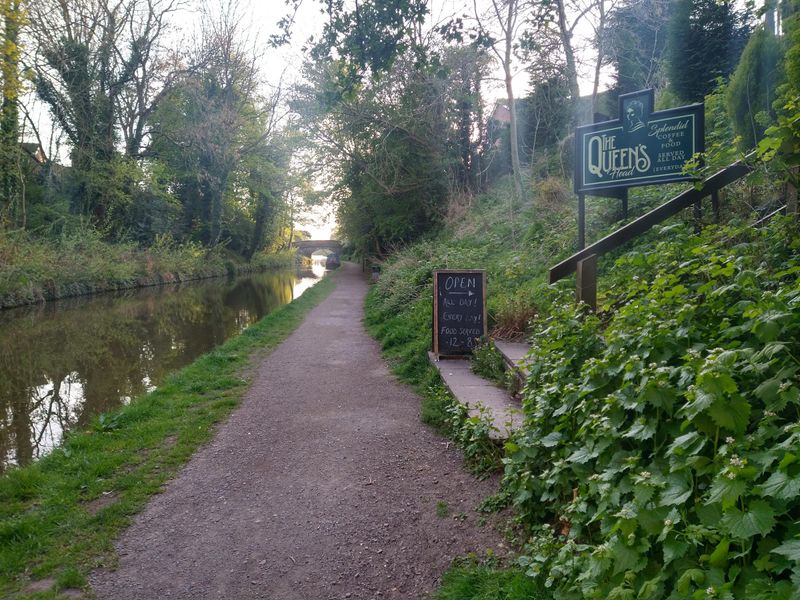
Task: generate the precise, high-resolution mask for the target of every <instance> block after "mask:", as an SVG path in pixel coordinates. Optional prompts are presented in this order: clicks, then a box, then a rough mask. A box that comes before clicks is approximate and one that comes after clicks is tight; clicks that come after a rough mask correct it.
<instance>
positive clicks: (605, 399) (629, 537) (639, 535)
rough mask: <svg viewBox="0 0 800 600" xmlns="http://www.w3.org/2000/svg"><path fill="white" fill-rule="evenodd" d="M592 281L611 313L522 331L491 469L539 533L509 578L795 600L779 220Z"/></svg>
mask: <svg viewBox="0 0 800 600" xmlns="http://www.w3.org/2000/svg"><path fill="white" fill-rule="evenodd" d="M634 273H636V274H638V279H637V277H636V276H635V275H634ZM609 277H610V278H611V279H613V280H614V281H616V282H617V283H618V284H620V285H621V284H622V282H627V289H626V293H625V296H624V297H623V298H622V299H621V300H619V301H618V303H617V305H618V306H619V308H618V310H616V312H614V313H613V314H609V313H605V314H603V313H601V315H600V317H599V318H598V317H597V316H594V315H590V314H586V313H585V312H584V311H583V310H582V309H581V308H580V307H575V306H574V305H571V304H565V305H564V306H563V307H561V308H560V309H558V310H556V311H555V312H554V314H553V315H552V316H551V318H550V319H548V320H547V321H545V322H543V323H541V324H540V325H539V326H538V328H537V330H536V332H535V335H534V339H533V344H534V350H533V353H532V355H531V361H530V362H531V368H532V371H531V376H530V379H529V381H528V383H527V386H526V388H525V392H524V394H525V396H524V410H525V415H526V426H525V428H524V429H523V430H522V431H521V432H520V433H519V435H518V436H516V437H515V438H514V439H513V440H512V441H511V442H509V443H508V445H507V454H506V458H505V459H504V462H505V477H504V488H505V491H506V493H508V494H509V495H510V497H511V498H512V499H513V502H514V504H515V505H516V507H517V509H518V511H519V512H520V514H521V516H522V518H523V520H524V521H525V522H527V523H531V524H533V523H539V524H542V523H544V525H538V526H534V527H532V534H531V538H530V542H529V544H528V546H527V548H526V551H525V552H524V555H523V556H522V557H521V558H520V562H521V564H522V565H523V566H524V567H526V568H527V570H528V573H529V574H530V575H532V576H536V577H539V578H541V579H542V581H543V582H544V583H545V585H546V586H548V587H549V588H550V589H551V590H552V593H553V597H554V598H562V599H571V598H598V599H599V598H603V599H605V598H608V599H609V600H621V599H625V600H632V599H637V600H645V599H646V600H652V599H658V598H669V599H677V598H694V599H697V600H699V599H707V598H715V599H747V600H778V599H780V600H790V599H797V598H800V567H799V566H798V563H799V562H800V379H799V378H798V370H800V235H798V228H797V226H796V224H793V223H790V222H789V221H786V220H785V221H780V222H777V223H775V224H773V225H772V226H770V228H768V229H765V230H754V229H740V230H734V229H723V228H719V229H713V230H709V231H706V232H705V233H703V234H702V235H700V236H694V235H690V234H688V233H685V232H683V230H680V229H677V230H676V229H674V228H673V229H672V230H671V231H670V232H669V241H667V242H661V243H655V244H652V245H651V246H650V247H649V248H648V249H647V250H646V251H643V252H638V253H632V254H628V255H626V256H624V257H622V258H621V259H620V260H619V261H618V262H617V264H616V266H615V269H614V270H613V272H612V274H611V275H610V276H609ZM603 317H605V318H603Z"/></svg>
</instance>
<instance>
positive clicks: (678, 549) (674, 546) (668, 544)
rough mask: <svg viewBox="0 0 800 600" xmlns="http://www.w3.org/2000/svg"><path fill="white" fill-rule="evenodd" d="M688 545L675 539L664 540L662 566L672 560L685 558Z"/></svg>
mask: <svg viewBox="0 0 800 600" xmlns="http://www.w3.org/2000/svg"><path fill="white" fill-rule="evenodd" d="M688 549H689V543H688V542H684V541H683V540H679V539H678V538H677V537H673V536H670V537H668V538H667V539H666V540H664V566H665V567H666V566H667V565H668V564H669V563H671V562H672V561H673V560H678V559H679V558H683V557H684V556H686V551H687V550H688Z"/></svg>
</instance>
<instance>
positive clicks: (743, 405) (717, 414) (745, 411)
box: [708, 396, 750, 433]
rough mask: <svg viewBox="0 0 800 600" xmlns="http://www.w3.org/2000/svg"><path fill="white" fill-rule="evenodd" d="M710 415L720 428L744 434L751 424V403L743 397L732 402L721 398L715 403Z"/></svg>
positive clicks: (738, 397) (733, 399)
mask: <svg viewBox="0 0 800 600" xmlns="http://www.w3.org/2000/svg"><path fill="white" fill-rule="evenodd" d="M708 414H709V416H710V417H711V419H712V420H713V421H714V423H715V424H716V425H718V426H719V427H722V428H724V429H727V430H729V431H733V432H735V433H742V432H744V430H745V429H746V428H747V424H748V423H749V422H750V403H749V402H747V400H745V399H744V398H742V397H741V396H736V397H734V398H731V399H730V400H725V399H722V398H719V399H717V400H715V401H714V404H713V405H712V406H711V408H710V409H709V411H708Z"/></svg>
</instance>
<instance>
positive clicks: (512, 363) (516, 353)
mask: <svg viewBox="0 0 800 600" xmlns="http://www.w3.org/2000/svg"><path fill="white" fill-rule="evenodd" d="M493 341H494V347H495V348H497V351H498V352H499V353H500V354H501V355H502V357H503V360H504V361H506V366H508V367H509V368H511V369H514V370H515V371H517V372H518V373H519V374H520V375H521V376H522V377H527V376H528V373H529V372H530V369H528V365H527V363H526V360H525V357H526V356H527V355H528V350H530V349H531V347H530V344H525V343H523V342H504V341H502V340H493Z"/></svg>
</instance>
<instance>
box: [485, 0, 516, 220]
mask: <svg viewBox="0 0 800 600" xmlns="http://www.w3.org/2000/svg"><path fill="white" fill-rule="evenodd" d="M473 8H474V10H475V19H476V20H477V22H478V29H479V31H480V34H481V37H482V38H484V39H485V40H486V43H487V45H488V46H489V49H490V50H491V52H492V53H493V54H494V55H495V57H496V58H497V60H498V62H499V63H500V66H501V67H502V69H503V82H504V84H505V88H506V99H507V100H508V110H509V114H510V117H511V119H510V123H509V129H510V131H509V143H510V147H511V173H512V176H513V178H514V192H515V194H516V197H517V201H521V200H522V167H521V165H520V159H519V132H518V128H519V124H518V118H517V103H516V100H515V98H514V87H513V78H514V62H513V61H514V58H515V56H514V44H515V42H516V40H517V39H518V38H519V35H520V30H521V28H522V27H523V25H524V24H525V16H524V14H523V13H522V11H523V10H524V4H523V3H522V2H521V0H491V8H490V9H489V11H488V16H487V15H484V16H482V15H481V14H480V11H479V10H478V4H477V0H473ZM489 22H491V23H492V25H491V26H489V25H488V23H489ZM495 28H497V30H499V32H500V35H499V37H497V38H495V37H494V36H493V30H494V29H495ZM511 218H512V220H513V211H512V215H511Z"/></svg>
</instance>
